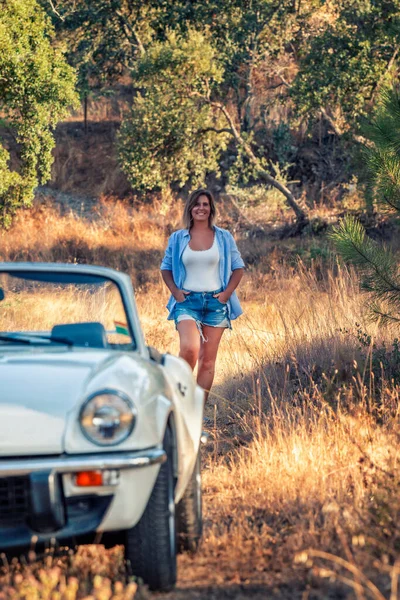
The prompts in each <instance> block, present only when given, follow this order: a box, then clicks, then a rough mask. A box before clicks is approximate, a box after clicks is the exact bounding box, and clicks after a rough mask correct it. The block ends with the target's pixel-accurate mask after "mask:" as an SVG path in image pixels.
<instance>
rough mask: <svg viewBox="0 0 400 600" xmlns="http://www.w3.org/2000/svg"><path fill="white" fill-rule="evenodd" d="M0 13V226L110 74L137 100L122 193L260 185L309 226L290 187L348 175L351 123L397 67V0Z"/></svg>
mask: <svg viewBox="0 0 400 600" xmlns="http://www.w3.org/2000/svg"><path fill="white" fill-rule="evenodd" d="M0 7H1V9H2V10H1V11H0V74H1V78H0V111H1V114H2V117H3V121H2V131H5V132H7V133H5V134H4V135H2V138H3V139H2V145H1V147H0V171H1V173H2V174H3V177H2V184H0V205H1V207H2V209H3V222H6V219H7V218H8V215H9V214H10V212H12V210H13V209H14V208H15V207H17V206H18V205H21V204H24V203H29V201H30V199H31V197H32V191H33V189H34V187H35V185H37V182H38V181H45V180H46V179H47V178H48V177H49V166H50V164H51V148H52V144H53V137H52V131H53V129H54V127H55V125H56V123H57V121H58V120H60V119H62V118H63V116H64V115H65V113H66V110H67V107H68V106H69V105H71V104H74V103H76V101H77V94H79V96H80V98H81V101H82V102H83V103H85V101H86V99H87V97H88V96H89V95H90V94H91V93H93V92H94V91H96V93H97V94H99V93H102V92H103V91H105V90H107V91H109V90H110V89H111V90H112V88H113V86H115V85H116V84H117V83H118V81H119V80H120V79H121V78H122V77H124V80H125V81H126V79H127V78H128V80H129V82H130V83H129V85H130V86H131V89H132V97H133V100H132V105H131V107H130V110H129V111H128V112H127V113H126V114H125V116H124V119H123V122H122V124H121V127H120V132H119V136H118V152H119V161H120V165H121V168H122V169H123V170H124V172H125V173H126V174H127V176H128V178H129V181H130V183H131V185H132V187H133V188H134V189H137V190H159V189H163V188H165V187H167V186H171V185H173V186H174V188H175V189H179V188H182V187H184V186H188V187H191V186H193V185H197V184H199V183H202V182H204V180H205V179H206V178H209V177H212V179H213V181H216V180H217V181H218V184H219V186H220V188H224V187H225V186H227V185H228V184H229V185H230V186H246V185H249V184H251V183H256V182H261V183H263V184H265V185H267V186H273V187H275V188H276V189H277V190H278V191H279V192H280V193H281V194H282V196H283V197H284V198H285V200H286V202H287V203H288V204H289V206H290V207H291V208H292V210H293V211H294V214H295V216H296V219H297V220H298V221H299V222H306V220H307V206H306V204H304V203H300V202H299V197H300V195H301V192H302V190H303V189H305V188H307V186H310V185H316V186H317V187H318V186H322V185H325V186H326V185H330V184H341V183H345V182H346V181H348V180H349V178H350V177H351V173H352V169H353V166H352V160H353V157H354V155H355V150H356V148H357V146H359V145H360V143H363V138H362V135H360V125H361V124H362V121H363V120H365V119H367V118H369V115H370V114H371V111H372V110H373V107H374V105H375V103H376V99H377V96H378V94H379V92H380V90H381V89H384V88H385V87H386V86H387V85H388V84H389V82H390V81H391V80H392V79H393V77H395V76H396V74H397V68H398V66H397V58H398V52H399V48H400V46H399V43H398V39H399V26H400V0H391V1H388V0H380V1H376V0H224V1H222V0H219V1H216V0H204V1H203V2H201V3H200V2H187V1H186V0H176V1H175V0H174V2H172V3H171V2H167V1H164V0H157V1H156V0H143V1H139V0H91V2H86V1H84V0H28V1H23V0H0ZM38 40H41V43H40V44H38ZM21 65H23V67H22V66H21ZM10 90H12V91H11V92H10ZM7 136H13V137H14V138H15V139H16V141H17V150H16V151H14V154H15V157H13V156H11V161H10V156H9V152H10V145H11V143H10V142H9V141H8V140H9V137H7ZM364 137H365V134H364ZM14 159H15V160H14ZM293 181H295V182H296V183H290V182H293Z"/></svg>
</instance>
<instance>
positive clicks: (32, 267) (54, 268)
mask: <svg viewBox="0 0 400 600" xmlns="http://www.w3.org/2000/svg"><path fill="white" fill-rule="evenodd" d="M19 273H31V274H32V277H31V278H28V277H23V276H22V277H20V279H21V280H22V279H26V280H28V279H30V280H32V281H35V280H36V281H39V282H40V281H43V279H40V274H42V275H43V274H46V273H48V274H49V275H51V273H54V274H57V275H58V276H59V278H58V279H57V281H59V280H60V279H61V278H62V275H63V274H65V275H66V276H67V279H71V278H73V276H76V277H77V279H79V278H80V277H82V279H84V277H86V278H88V279H99V280H103V281H104V280H106V281H107V280H108V281H110V282H112V283H113V284H114V285H115V286H116V287H117V289H118V292H119V295H120V298H121V302H122V306H123V308H124V312H125V316H126V324H127V329H128V332H129V335H130V338H131V342H130V343H129V344H121V348H118V346H117V345H116V346H113V345H110V347H109V348H107V350H111V351H114V350H115V351H117V352H118V351H124V352H138V351H139V352H140V353H141V354H147V352H146V350H147V348H146V345H145V342H144V338H143V335H142V332H141V328H140V324H139V319H138V315H137V310H136V305H135V301H134V295H133V288H132V284H131V281H130V278H129V276H128V275H126V274H125V273H120V272H119V271H115V270H114V269H110V268H108V267H100V266H97V265H79V264H64V263H0V275H1V274H7V275H9V276H10V277H14V278H18V277H19ZM35 274H36V275H37V279H35ZM48 282H49V283H51V280H49V281H48ZM68 283H71V281H68ZM77 283H79V281H77ZM137 332H138V334H137ZM1 333H4V334H5V335H6V334H9V333H12V332H1ZM14 333H20V334H21V335H23V334H24V332H23V331H21V332H14ZM25 333H27V332H25ZM38 342H39V339H38ZM126 346H129V347H128V348H127V347H126ZM73 347H74V348H82V346H77V345H76V346H73ZM88 348H90V347H88ZM91 349H93V348H91Z"/></svg>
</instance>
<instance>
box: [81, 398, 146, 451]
mask: <svg viewBox="0 0 400 600" xmlns="http://www.w3.org/2000/svg"><path fill="white" fill-rule="evenodd" d="M135 421H136V408H135V406H134V404H133V402H132V401H131V400H130V398H128V396H126V395H125V394H123V393H122V392H119V391H117V390H102V391H100V392H96V393H95V394H92V395H91V396H89V398H88V399H87V400H86V402H85V404H84V405H83V406H82V408H81V412H80V415H79V423H80V426H81V429H82V431H83V433H84V435H85V436H86V437H87V438H88V440H90V441H91V442H93V443H95V444H97V445H99V446H114V445H115V444H120V443H121V442H123V441H124V440H125V439H126V438H127V437H128V435H129V434H130V433H131V432H132V430H133V428H134V426H135Z"/></svg>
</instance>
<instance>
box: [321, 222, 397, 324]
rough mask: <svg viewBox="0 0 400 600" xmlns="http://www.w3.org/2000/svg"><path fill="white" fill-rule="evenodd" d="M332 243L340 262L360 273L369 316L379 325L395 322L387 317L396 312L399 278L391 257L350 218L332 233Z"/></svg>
mask: <svg viewBox="0 0 400 600" xmlns="http://www.w3.org/2000/svg"><path fill="white" fill-rule="evenodd" d="M332 239H333V241H334V242H335V245H336V249H337V251H338V252H339V254H340V255H341V256H342V258H343V259H344V260H345V261H346V262H351V263H352V264H353V265H355V266H356V268H357V270H358V271H359V272H360V275H361V283H362V288H363V289H364V290H365V291H366V292H369V293H371V296H372V298H373V301H372V302H371V304H370V306H371V309H372V313H373V315H374V316H375V317H376V318H379V319H380V320H381V321H387V320H388V319H394V320H397V317H396V316H395V314H392V315H391V316H390V314H389V311H394V312H395V313H396V312H398V311H399V309H400V277H399V272H398V262H397V259H396V257H395V256H394V255H393V253H392V252H391V251H390V250H389V249H388V248H386V247H384V246H381V245H380V244H378V243H377V242H375V241H374V240H372V239H371V238H369V237H368V236H367V235H366V233H365V229H364V227H363V226H362V225H361V223H360V222H359V221H357V219H355V218H354V217H351V216H347V217H345V218H344V219H343V220H342V221H341V223H340V225H339V226H338V227H335V228H334V229H333V233H332Z"/></svg>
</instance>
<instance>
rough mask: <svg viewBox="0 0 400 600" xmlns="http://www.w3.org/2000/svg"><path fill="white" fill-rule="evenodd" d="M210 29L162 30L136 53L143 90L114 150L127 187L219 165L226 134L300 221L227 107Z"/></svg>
mask: <svg viewBox="0 0 400 600" xmlns="http://www.w3.org/2000/svg"><path fill="white" fill-rule="evenodd" d="M209 40H210V36H209V32H208V31H206V32H205V33H199V32H196V31H195V30H189V31H188V32H187V34H186V35H177V34H176V33H174V32H171V33H169V34H168V36H167V38H166V40H165V41H164V42H157V43H156V44H154V45H153V46H152V47H150V48H149V49H148V50H147V51H146V52H145V53H144V55H143V56H142V57H141V58H140V59H139V61H138V63H137V68H136V69H135V71H134V81H135V83H136V85H137V86H138V87H140V88H141V90H142V92H141V94H139V95H138V96H137V98H136V99H135V101H134V103H133V106H132V111H131V113H130V115H129V116H128V117H126V119H125V122H124V123H123V125H122V127H121V132H120V138H119V139H120V158H121V164H122V167H123V169H124V171H125V172H126V173H127V175H128V177H129V178H130V181H131V183H132V185H133V186H134V187H138V186H139V187H146V188H147V189H151V188H152V187H157V186H160V187H162V186H163V185H165V184H166V182H167V181H176V182H179V183H180V184H181V185H183V183H185V179H188V178H189V175H192V176H193V180H194V181H195V180H196V181H200V180H202V179H204V177H205V175H206V173H207V171H215V170H218V167H217V162H218V159H219V156H220V154H221V151H222V150H223V149H224V148H225V147H226V145H227V143H228V142H229V141H230V142H233V143H235V144H236V145H237V147H238V148H240V151H241V152H242V153H244V154H245V155H246V157H247V160H248V161H249V163H250V165H251V167H252V170H253V173H254V174H255V176H256V177H259V178H261V179H263V180H264V181H265V182H267V183H268V184H269V185H272V186H274V187H276V188H277V189H278V190H279V191H280V192H281V193H282V194H283V195H284V196H285V198H286V200H287V202H288V204H289V205H290V207H291V208H292V209H293V210H294V212H295V214H296V217H297V219H298V221H301V222H305V221H306V215H305V212H304V210H303V209H302V208H301V207H300V206H299V205H298V203H297V201H296V200H295V198H294V196H293V194H292V193H291V191H290V190H289V189H288V188H287V187H286V186H285V185H284V183H281V182H280V181H277V179H275V178H274V177H273V176H272V175H271V174H270V170H269V165H268V161H267V160H266V159H265V158H264V157H263V156H262V155H260V156H258V155H257V154H256V152H255V151H254V149H253V147H252V137H251V133H250V134H249V133H248V132H247V131H243V126H244V120H243V119H242V120H239V122H238V120H237V119H235V117H234V116H232V114H231V113H230V110H229V105H228V103H229V99H228V98H227V97H226V90H225V89H224V85H225V82H226V79H225V75H226V68H224V64H223V59H221V58H219V56H218V53H217V51H216V49H215V47H214V46H213V45H212V44H211V43H210V41H209Z"/></svg>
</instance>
